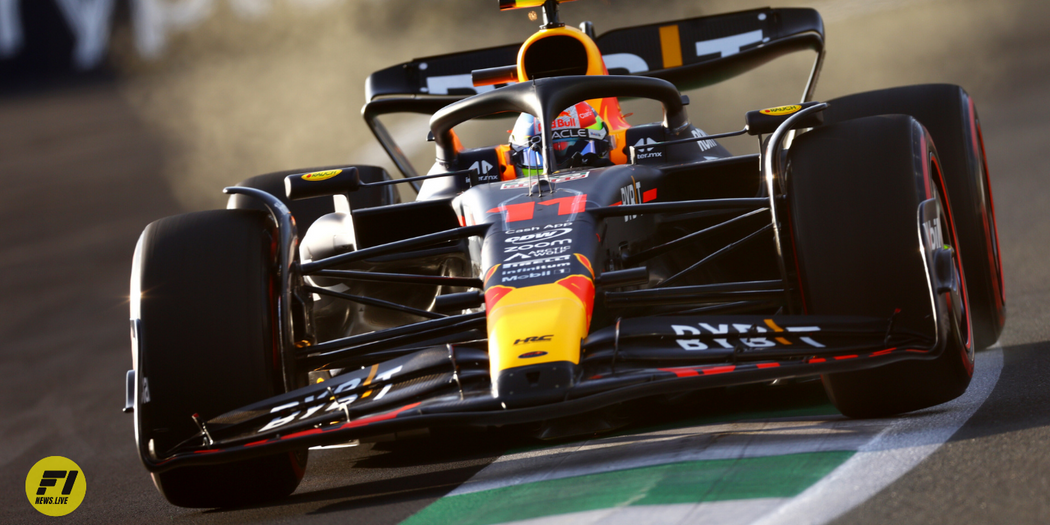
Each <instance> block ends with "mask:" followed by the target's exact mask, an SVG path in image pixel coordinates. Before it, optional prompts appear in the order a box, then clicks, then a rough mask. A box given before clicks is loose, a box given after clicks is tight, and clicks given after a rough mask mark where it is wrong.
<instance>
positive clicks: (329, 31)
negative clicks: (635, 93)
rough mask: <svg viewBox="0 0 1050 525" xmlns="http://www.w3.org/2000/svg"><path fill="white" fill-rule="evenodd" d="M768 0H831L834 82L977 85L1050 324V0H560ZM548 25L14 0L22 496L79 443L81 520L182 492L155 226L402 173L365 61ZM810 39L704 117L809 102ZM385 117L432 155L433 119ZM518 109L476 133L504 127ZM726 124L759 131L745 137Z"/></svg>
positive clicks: (2, 333)
mask: <svg viewBox="0 0 1050 525" xmlns="http://www.w3.org/2000/svg"><path fill="white" fill-rule="evenodd" d="M767 5H769V6H772V7H788V6H808V7H814V8H816V9H818V10H819V11H820V12H821V14H822V15H823V17H824V21H825V27H826V33H827V45H828V54H827V59H826V62H825V64H824V68H823V73H822V75H821V77H820V81H819V83H818V86H817V90H816V99H817V100H824V99H829V98H832V97H836V96H840V95H844V94H848V93H852V92H858V91H866V90H872V89H878V88H883V87H889V86H895V85H903V84H916V83H926V82H946V83H955V84H960V85H962V86H964V87H965V88H966V89H967V90H968V91H969V92H970V93H971V94H972V95H973V96H974V98H975V100H976V101H977V104H978V107H979V108H980V112H981V113H980V114H981V117H982V123H983V125H984V136H985V140H986V143H987V147H988V159H989V165H990V166H991V174H992V181H993V187H994V191H995V198H996V204H998V206H997V208H996V212H997V213H998V219H999V231H1000V239H1001V244H1002V250H1003V262H1004V266H1005V270H1006V271H1005V274H1006V277H1007V288H1008V291H1007V295H1008V297H1009V301H1010V304H1011V306H1010V308H1011V315H1012V316H1013V317H1012V318H1011V320H1010V325H1009V327H1008V334H1007V335H1004V338H1005V337H1009V338H1010V342H1011V343H1012V344H1020V343H1028V342H1041V341H1046V340H1048V339H1050V328H1048V323H1045V319H1046V316H1047V315H1050V301H1047V300H1046V299H1045V295H1046V290H1048V289H1050V288H1048V285H1047V284H1046V283H1047V282H1050V280H1048V279H1044V278H1042V277H1039V278H1035V277H1033V278H1032V280H1031V282H1029V280H1028V279H1029V277H1028V276H1031V275H1036V274H1039V275H1042V274H1044V273H1046V272H1045V270H1042V263H1041V261H1045V260H1046V259H1047V258H1050V247H1048V245H1047V243H1045V242H1043V241H1042V240H1045V239H1047V238H1048V235H1050V217H1047V215H1048V214H1050V210H1047V209H1046V207H1045V206H1043V205H1041V204H1040V203H1041V202H1045V201H1046V200H1047V199H1050V190H1048V189H1047V188H1046V185H1045V183H1044V182H1043V174H1045V173H1047V171H1048V170H1050V163H1048V161H1047V157H1046V155H1045V142H1046V137H1047V136H1048V134H1050V127H1048V125H1047V122H1048V121H1050V95H1048V93H1050V22H1048V21H1050V2H1047V1H1046V0H999V1H995V2H990V1H987V0H911V1H908V0H811V1H808V2H806V1H795V2H790V3H789V2H784V1H780V0H767V1H758V0H734V1H730V0H689V1H686V0H666V1H659V2H656V1H647V2H642V1H637V0H636V1H630V0H581V1H577V2H572V3H568V4H565V5H563V6H562V8H561V17H562V20H563V21H565V22H567V23H569V24H572V25H577V24H579V23H580V22H582V21H584V20H590V21H592V22H594V24H595V28H596V30H597V33H598V34H601V33H603V32H606V31H610V30H612V29H615V28H619V27H627V26H632V25H640V24H648V23H654V22H660V21H668V20H675V19H681V18H687V17H695V16H701V15H707V14H715V13H720V12H728V11H735V10H743V9H749V8H755V7H765V6H767ZM537 25H538V22H533V21H530V20H529V17H528V11H512V12H505V13H501V12H499V10H498V8H497V2H496V0H457V1H452V0H427V1H419V0H0V184H2V186H0V188H2V189H0V347H2V350H0V377H2V378H5V379H4V380H3V381H0V396H2V397H0V401H2V402H0V407H3V408H0V410H2V411H3V417H2V418H0V444H2V445H3V446H0V467H3V471H4V473H3V475H2V476H0V496H2V497H3V498H5V501H6V498H8V497H9V496H12V495H16V496H18V498H17V499H19V500H21V490H22V489H21V484H22V483H23V482H24V476H25V472H27V471H28V468H29V467H30V466H31V465H32V464H33V463H35V462H36V461H37V460H38V459H40V458H42V457H45V456H48V455H53V454H63V455H66V456H67V457H70V458H73V459H74V460H75V461H78V462H80V465H81V466H82V467H83V468H84V469H85V472H86V473H87V475H88V476H89V477H90V479H92V487H95V488H94V489H93V490H95V491H96V492H94V494H95V496H89V497H88V499H87V500H86V501H85V503H84V506H83V507H82V510H80V511H78V512H80V513H81V516H82V517H86V516H93V514H91V513H92V512H95V511H97V512H100V513H101V512H104V513H105V517H104V518H98V517H97V516H96V518H97V520H98V521H100V522H107V523H109V522H114V521H140V520H141V519H142V516H143V515H141V514H139V512H141V510H142V509H143V508H147V507H148V508H151V509H154V510H155V511H157V512H161V513H165V514H169V515H171V514H173V513H178V512H181V511H179V510H178V509H174V508H172V507H168V506H166V505H165V504H163V503H162V502H161V498H160V497H159V496H158V495H157V494H156V493H155V491H154V490H153V488H152V487H151V486H150V484H149V481H148V478H147V477H146V474H145V471H144V470H143V469H142V468H141V466H140V465H138V460H137V459H136V458H135V452H134V447H133V436H132V428H131V427H132V425H131V418H130V417H128V416H124V415H122V414H120V412H119V409H120V407H122V406H123V395H124V385H123V379H124V371H125V370H127V369H128V368H130V366H131V360H130V358H129V357H130V356H129V351H128V350H129V344H128V333H127V319H128V311H127V289H128V275H129V270H130V265H131V255H132V251H133V249H134V246H135V240H136V238H137V237H138V234H139V232H141V231H142V229H143V228H144V227H145V226H146V224H148V223H149V222H150V221H152V220H155V219H157V218H160V217H163V216H166V215H172V214H176V213H180V212H184V211H191V210H200V209H207V208H217V207H223V206H224V205H225V199H224V196H223V195H222V193H221V188H222V187H223V186H225V185H230V184H233V183H236V182H238V181H240V180H243V179H245V178H247V177H250V176H253V175H256V174H260V173H265V172H270V171H276V170H284V169H292V168H296V167H307V166H319V165H330V164H340V163H359V164H379V165H384V166H386V167H387V168H388V169H389V170H391V171H393V170H392V166H391V164H390V162H389V161H388V160H387V159H386V157H385V155H384V154H383V152H382V150H381V149H380V148H379V146H378V144H376V143H375V142H374V139H373V138H372V135H371V133H370V132H369V130H368V128H367V127H366V126H365V124H364V121H363V119H362V118H361V116H360V109H361V106H362V105H363V104H364V102H365V100H364V81H365V78H366V77H367V75H368V74H369V73H371V72H372V71H375V70H378V69H381V68H384V67H387V66H390V65H393V64H396V63H400V62H404V61H408V60H410V59H412V58H415V57H424V56H430V55H436V54H442V53H448V52H454V51H461V50H467V49H472V48H481V47H488V46H495V45H501V44H508V43H516V42H521V41H522V40H524V39H525V38H526V37H527V36H528V35H529V34H531V33H532V32H533V31H535V29H536V27H537ZM812 60H813V55H812V54H810V53H798V54H795V55H791V56H789V57H786V58H784V59H781V60H779V61H777V62H774V63H771V64H769V65H767V66H764V67H763V68H761V69H759V70H756V71H754V72H752V73H748V74H746V75H743V76H740V77H737V78H735V79H732V80H730V81H728V82H725V83H723V84H719V85H717V86H713V87H709V88H705V89H703V90H699V91H696V92H692V93H689V95H690V97H691V99H692V104H691V105H690V106H689V108H688V111H689V114H690V117H691V119H692V121H693V122H694V123H695V124H697V125H698V126H700V127H702V128H703V129H704V130H706V131H707V132H708V133H717V132H722V131H730V130H737V129H740V128H741V127H742V125H743V115H744V112H745V111H747V110H750V109H758V108H763V107H770V106H774V105H780V104H785V103H791V102H794V101H797V100H798V99H799V97H800V96H801V93H802V90H803V87H804V84H805V80H806V77H807V75H808V73H809V70H810V65H811V62H812ZM625 112H634V113H635V115H634V116H633V117H630V118H629V121H630V122H631V123H633V124H641V123H645V122H649V121H652V120H655V119H656V118H657V117H656V112H655V108H653V107H646V106H645V105H644V104H639V105H637V106H634V105H628V106H627V107H625ZM389 125H390V127H391V131H392V132H393V133H394V135H395V136H396V137H397V138H398V140H399V142H401V143H402V146H403V147H404V148H405V149H406V151H407V152H408V153H410V154H411V156H412V158H413V160H414V163H415V164H416V166H417V168H419V169H421V170H425V169H427V168H428V167H429V166H430V164H431V162H432V160H433V149H432V146H431V145H430V144H428V143H426V142H425V136H426V127H425V120H418V119H417V120H412V119H399V120H391V121H390V122H389ZM502 126H505V127H502ZM510 126H511V124H510V121H502V122H498V125H497V126H496V128H494V129H495V132H493V131H491V129H492V128H489V130H488V131H484V130H483V131H479V132H477V133H474V134H473V135H470V136H468V137H467V142H468V144H471V141H487V142H488V143H490V144H494V143H497V142H503V141H505V140H506V137H507V135H506V133H505V131H506V130H509V129H510ZM475 144H476V143H475ZM476 145H480V144H476ZM727 145H728V147H729V148H730V150H731V151H734V152H735V153H750V152H753V151H754V150H755V144H754V143H753V141H752V140H748V139H746V138H741V139H739V140H734V141H729V142H727ZM1021 204H1025V206H1026V207H1022V206H1021ZM1033 239H1036V240H1037V241H1035V242H1033ZM1004 344H1005V343H1004ZM311 468H312V469H317V468H321V467H319V466H312V467H311ZM315 472H317V471H316V470H315ZM315 476H316V475H315ZM319 479H324V478H318V477H312V478H311V477H309V476H308V481H307V482H304V483H305V485H304V487H305V488H301V489H300V490H301V491H302V490H309V489H311V487H315V486H316V484H317V483H322V482H320V481H317V480H319ZM333 479H336V481H332V483H336V484H338V483H343V481H338V480H339V479H344V480H345V478H333ZM107 495H108V496H107ZM118 497H119V498H120V501H121V503H122V504H121V505H114V504H113V503H114V499H113V498H118ZM26 509H29V507H28V506H26V505H24V503H23V502H21V501H19V502H18V503H17V504H12V505H0V522H16V521H17V522H22V521H23V518H26V517H27V516H30V514H23V511H26ZM83 509H87V510H83ZM92 509H94V510H92ZM26 512H28V513H33V511H32V510H28V511H26ZM8 513H15V514H13V515H12V516H8V517H11V518H12V519H4V518H3V517H4V516H7V515H8ZM32 516H33V517H37V516H36V515H35V514H34V515H32Z"/></svg>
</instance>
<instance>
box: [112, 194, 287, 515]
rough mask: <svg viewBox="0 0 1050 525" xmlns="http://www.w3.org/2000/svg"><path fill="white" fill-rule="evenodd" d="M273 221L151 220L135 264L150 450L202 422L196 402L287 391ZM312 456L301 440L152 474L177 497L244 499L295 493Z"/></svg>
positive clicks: (139, 413)
mask: <svg viewBox="0 0 1050 525" xmlns="http://www.w3.org/2000/svg"><path fill="white" fill-rule="evenodd" d="M272 230H273V227H272V226H271V223H270V220H269V218H268V216H267V215H266V214H265V213H264V212H259V211H252V210H214V211H204V212H197V213H188V214H184V215H178V216H174V217H167V218H164V219H161V220H158V221H156V222H154V223H152V224H150V225H149V226H147V227H146V230H145V231H144V232H143V234H142V237H141V238H140V240H139V246H138V247H137V248H136V252H135V261H134V263H133V273H132V295H133V297H132V300H133V304H132V316H133V322H134V317H135V316H136V314H137V315H138V319H139V321H138V326H139V328H138V331H137V341H138V349H137V356H138V357H137V359H136V363H135V368H136V374H137V378H138V382H139V384H140V389H141V390H140V393H139V396H138V397H139V399H138V401H137V403H136V405H137V406H136V410H135V416H136V426H137V428H136V430H137V432H136V437H137V439H138V441H139V450H140V452H141V453H143V454H150V453H154V454H156V455H158V456H163V455H164V454H165V453H166V452H167V451H169V450H171V449H172V448H173V447H175V446H176V445H178V444H179V443H181V442H183V441H184V440H186V439H189V438H190V437H192V436H194V435H196V434H198V432H199V430H198V428H197V426H196V424H195V423H194V422H193V420H192V418H191V416H192V415H193V414H199V415H200V417H201V419H202V420H205V421H206V420H208V419H210V418H213V417H215V416H218V415H220V414H223V413H225V412H227V411H229V410H232V409H235V408H239V407H241V406H244V405H247V404H250V403H253V402H256V401H260V400H262V399H265V398H268V397H272V396H274V395H277V394H279V393H281V392H282V391H283V388H282V386H281V385H282V379H281V377H280V369H279V367H280V365H279V362H280V361H279V358H278V355H277V353H276V352H277V351H278V345H277V344H275V331H274V324H273V323H274V321H273V319H274V305H275V299H274V295H273V294H274V293H275V292H274V290H275V284H276V283H275V282H274V273H275V271H274V270H275V268H276V254H275V248H274V246H275V245H274V243H273V241H272V238H273V237H272V236H273V233H274V232H273V231H272ZM136 291H138V292H140V293H138V294H137V295H138V297H135V295H136ZM136 310H137V312H136ZM147 392H148V393H147ZM305 466H306V451H302V452H298V453H281V454H277V455H273V456H265V457H259V458H253V459H249V460H244V461H238V462H234V463H224V464H218V465H207V466H193V467H182V468H176V469H172V470H168V471H165V472H162V473H159V474H154V475H153V480H154V483H155V484H156V486H157V488H158V489H159V490H160V492H161V493H162V494H163V495H164V497H165V498H166V499H167V500H168V501H169V502H171V503H172V504H174V505H178V506H181V507H196V508H210V507H225V506H236V505H246V504H252V503H257V502H261V501H268V500H273V499H276V498H280V497H284V496H287V495H288V494H291V493H292V491H294V490H295V488H296V487H297V486H298V484H299V481H300V480H301V479H302V476H303V469H304V468H305Z"/></svg>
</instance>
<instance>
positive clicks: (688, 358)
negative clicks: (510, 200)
mask: <svg viewBox="0 0 1050 525" xmlns="http://www.w3.org/2000/svg"><path fill="white" fill-rule="evenodd" d="M941 347H943V344H938V342H937V341H935V340H931V339H930V338H929V337H928V336H927V337H923V336H920V335H917V334H909V333H902V332H900V331H897V330H894V329H893V323H892V319H877V318H868V317H843V316H777V317H772V318H771V317H764V316H756V315H740V316H717V317H716V316H674V317H642V318H634V319H624V320H622V321H620V322H618V323H617V324H616V325H614V326H611V327H608V328H605V329H601V330H598V331H596V332H594V333H592V334H591V335H590V336H589V337H588V338H587V339H585V340H584V341H583V346H582V348H583V358H582V360H581V363H580V365H579V366H578V370H579V372H580V373H579V374H578V375H577V378H576V381H575V384H573V385H571V386H570V387H568V388H566V389H565V390H564V391H563V392H559V393H557V394H556V395H555V396H553V397H552V396H550V395H542V396H537V397H534V398H531V399H530V398H524V399H523V400H522V399H519V400H518V401H517V405H508V404H507V403H506V402H504V401H502V400H501V399H499V398H496V397H494V396H493V393H492V388H491V381H490V379H489V374H488V357H487V354H486V353H485V351H484V350H483V348H484V345H483V344H471V343H466V344H450V345H445V346H437V347H430V348H423V349H420V350H418V351H416V352H414V353H411V354H408V355H404V356H403V357H398V358H396V359H390V360H387V361H384V362H380V363H377V364H374V365H372V366H370V367H363V368H361V369H360V370H355V371H352V372H348V373H344V374H341V375H337V376H335V377H332V378H329V379H327V380H324V381H321V382H317V383H315V384H312V385H308V386H306V387H303V388H299V389H297V390H294V391H291V392H288V393H286V394H283V395H280V396H275V397H273V398H270V399H266V400H263V401H260V402H258V403H255V404H253V405H249V406H246V407H243V408H240V409H237V410H233V411H231V412H228V413H226V414H222V415H217V416H214V417H212V418H211V419H209V420H207V421H203V422H202V423H201V424H200V426H201V429H202V430H201V432H200V433H199V434H198V435H196V436H194V437H192V438H191V439H188V440H186V441H185V442H183V443H182V444H180V445H179V446H177V447H175V448H174V449H173V450H170V451H151V450H149V447H148V446H143V445H141V444H140V452H141V456H142V459H143V462H144V463H145V465H146V467H147V468H148V469H149V470H150V471H153V472H160V471H164V470H168V469H171V468H175V467H182V466H188V465H202V464H213V463H223V462H228V461H235V460H241V459H246V458H249V457H255V456H262V455H270V454H274V453H277V452H280V451H287V450H301V449H304V448H307V447H312V446H318V445H326V444H335V443H341V442H346V441H350V440H353V439H358V438H363V437H369V436H375V435H382V434H389V433H393V432H401V431H406V430H411V429H420V428H430V427H440V426H498V425H507V424H517V423H528V422H538V421H544V420H551V419H556V418H561V417H565V416H572V415H576V414H581V413H585V412H589V411H592V410H596V409H598V408H601V407H605V406H609V405H613V404H617V403H622V402H624V401H629V400H632V399H638V398H643V397H646V396H653V395H660V394H668V393H673V392H680V391H688V390H696V389H703V388H712V387H722V386H733V385H742V384H747V383H756V382H764V381H771V380H774V379H787V378H794V377H805V376H814V375H818V374H826V373H837V372H848V371H855V370H862V369H867V368H873V367H877V366H882V365H886V364H890V363H894V362H898V361H902V360H911V359H924V360H928V359H935V358H936V357H937V356H938V355H939V354H940V352H941V351H942V348H941ZM536 386H537V387H541V385H536ZM204 416H206V417H207V416H209V415H208V414H204ZM187 417H190V416H187Z"/></svg>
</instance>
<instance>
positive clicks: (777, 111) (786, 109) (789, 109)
mask: <svg viewBox="0 0 1050 525" xmlns="http://www.w3.org/2000/svg"><path fill="white" fill-rule="evenodd" d="M800 109H802V106H799V105H798V104H793V105H790V106H777V107H775V108H768V109H763V110H762V111H759V113H762V114H763V115H772V116H774V117H779V116H780V115H790V114H792V113H794V112H796V111H798V110H800Z"/></svg>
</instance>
